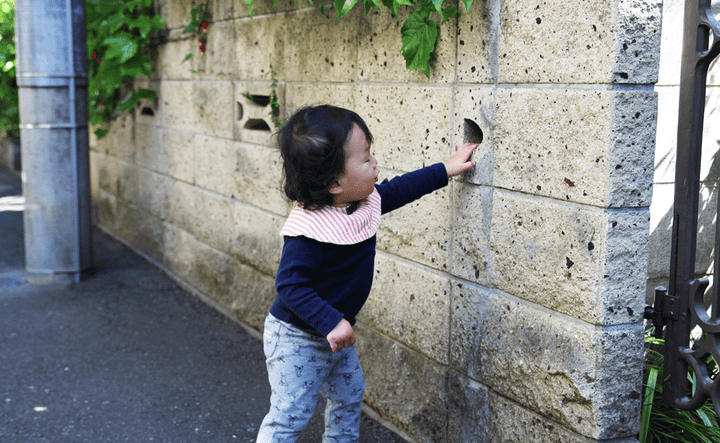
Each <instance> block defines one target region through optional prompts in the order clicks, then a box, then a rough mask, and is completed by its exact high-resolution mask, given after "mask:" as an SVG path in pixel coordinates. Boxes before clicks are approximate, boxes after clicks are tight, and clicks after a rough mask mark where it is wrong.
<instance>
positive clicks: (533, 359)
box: [455, 285, 644, 441]
mask: <svg viewBox="0 0 720 443" xmlns="http://www.w3.org/2000/svg"><path fill="white" fill-rule="evenodd" d="M458 290H460V291H464V293H465V294H467V293H468V292H471V291H479V294H477V295H475V297H478V296H484V297H487V301H486V304H485V305H484V306H480V308H481V309H486V312H484V313H482V314H480V319H481V321H480V325H479V330H480V334H482V338H481V339H480V343H479V348H480V357H479V359H480V360H481V362H482V364H481V368H482V377H481V378H480V382H481V383H483V384H484V385H486V386H488V387H489V388H490V389H492V390H493V391H494V392H498V393H501V394H502V396H503V397H506V398H509V399H512V400H514V401H516V402H517V403H519V404H522V405H524V407H526V408H528V409H529V410H532V411H534V412H536V413H538V414H540V415H542V416H544V417H546V418H548V419H550V420H553V421H556V422H558V423H560V424H561V425H562V426H564V427H566V428H568V429H570V430H572V431H574V432H577V433H579V434H581V435H584V436H586V437H590V438H595V439H599V440H603V439H611V438H619V437H625V436H630V435H634V434H636V433H637V431H638V428H639V419H640V399H641V383H642V369H643V334H644V332H643V326H642V323H641V322H636V323H635V324H631V325H628V324H626V325H623V326H622V327H612V328H597V327H593V326H591V325H588V324H586V323H582V322H577V321H575V320H574V319H571V318H567V317H563V316H558V315H557V314H556V313H554V312H551V311H547V310H545V309H543V308H539V307H537V306H532V305H529V304H526V303H524V302H520V301H515V300H512V299H510V298H506V297H505V296H503V295H501V294H497V293H491V292H489V291H486V290H484V289H480V288H474V287H471V286H469V285H465V286H463V287H462V288H459V287H458ZM457 298H458V297H455V299H457ZM470 351H472V349H470ZM494 421H495V420H494ZM516 441H526V440H516ZM527 441H535V440H527Z"/></svg>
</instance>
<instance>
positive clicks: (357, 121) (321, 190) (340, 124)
mask: <svg viewBox="0 0 720 443" xmlns="http://www.w3.org/2000/svg"><path fill="white" fill-rule="evenodd" d="M354 125H358V127H359V128H360V129H361V130H362V131H363V132H364V133H365V137H367V140H368V143H372V134H371V133H370V130H369V129H368V127H367V125H366V124H365V122H364V121H363V119H362V118H361V117H360V116H359V115H357V114H356V113H354V112H352V111H349V110H347V109H343V108H338V107H336V106H330V105H322V106H312V107H305V108H302V109H300V110H298V111H297V112H295V114H293V116H292V117H290V119H289V120H288V121H287V123H285V126H283V128H282V129H281V130H280V132H279V133H278V141H279V144H280V154H281V155H282V159H283V172H284V173H285V182H284V185H283V189H284V191H285V195H287V197H288V198H289V199H290V200H294V201H297V202H298V203H300V204H302V206H303V207H304V208H305V209H307V210H315V209H320V208H321V207H322V206H325V205H332V204H333V194H331V193H330V188H331V187H332V186H333V184H334V183H335V181H337V179H338V177H340V176H341V175H342V174H343V172H344V171H345V145H346V144H347V141H348V139H349V138H350V135H351V134H352V130H353V127H354Z"/></svg>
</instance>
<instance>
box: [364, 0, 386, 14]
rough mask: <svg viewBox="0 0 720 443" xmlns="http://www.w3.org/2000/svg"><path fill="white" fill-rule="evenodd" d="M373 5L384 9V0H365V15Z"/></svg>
mask: <svg viewBox="0 0 720 443" xmlns="http://www.w3.org/2000/svg"><path fill="white" fill-rule="evenodd" d="M373 6H377V8H378V9H382V1H381V0H363V7H364V8H365V15H368V14H369V13H370V9H372V7H373Z"/></svg>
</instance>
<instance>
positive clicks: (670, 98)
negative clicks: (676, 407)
mask: <svg viewBox="0 0 720 443" xmlns="http://www.w3.org/2000/svg"><path fill="white" fill-rule="evenodd" d="M712 4H713V11H714V12H715V17H720V3H717V2H712ZM683 9H684V2H682V1H680V0H666V1H665V2H664V4H663V23H662V28H663V33H662V46H661V48H662V49H661V50H662V57H661V63H660V75H659V80H658V83H657V85H656V87H655V89H656V90H657V92H658V108H659V113H658V130H657V151H656V154H655V165H654V170H655V174H654V179H653V180H654V185H653V187H654V196H653V203H652V206H651V213H652V215H651V221H650V231H651V232H650V245H651V251H650V261H649V266H648V285H647V300H648V304H652V303H653V302H654V299H655V294H654V291H655V288H656V287H657V286H665V287H667V285H668V279H669V275H670V250H671V246H672V242H671V235H672V218H673V200H674V198H675V195H674V192H675V160H676V157H677V121H678V109H679V108H678V106H679V100H680V96H679V94H680V61H681V57H682V38H681V37H682V35H683V13H684V11H683ZM705 97H706V98H705V117H704V131H703V152H702V167H701V171H700V180H701V184H700V195H699V208H700V211H699V214H698V242H697V255H696V260H695V272H696V275H697V276H698V277H706V278H709V279H710V282H711V285H714V282H713V276H712V274H713V272H714V270H713V257H714V247H715V223H716V215H717V201H718V180H720V163H719V162H720V157H718V154H719V153H720V125H718V121H719V119H720V63H718V61H717V60H715V62H714V63H713V64H712V65H711V66H710V70H709V73H708V77H707V90H706V95H705ZM711 290H712V288H710V289H709V290H708V293H711V292H710V291H711Z"/></svg>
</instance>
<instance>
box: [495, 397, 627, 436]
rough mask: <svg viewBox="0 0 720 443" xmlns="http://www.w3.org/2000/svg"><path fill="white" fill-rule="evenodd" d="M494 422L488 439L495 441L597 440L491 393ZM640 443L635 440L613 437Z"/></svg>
mask: <svg viewBox="0 0 720 443" xmlns="http://www.w3.org/2000/svg"><path fill="white" fill-rule="evenodd" d="M490 404H491V407H490V409H491V419H490V420H491V422H492V425H491V427H490V435H491V436H492V437H491V438H490V439H489V440H488V441H489V442H492V443H517V442H533V443H546V442H547V443H596V442H597V440H595V439H591V438H587V437H584V436H582V435H578V434H576V433H575V432H572V431H570V430H568V429H567V428H565V427H563V426H561V425H560V424H559V423H557V422H555V421H552V420H549V419H548V418H546V417H543V416H541V415H538V414H536V413H534V412H530V411H528V410H527V409H524V408H522V407H521V406H519V405H518V404H516V403H514V402H512V401H511V400H508V399H507V398H504V397H502V396H501V395H498V394H496V393H494V392H490ZM615 441H617V442H618V443H637V440H636V439H628V440H613V442H615Z"/></svg>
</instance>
